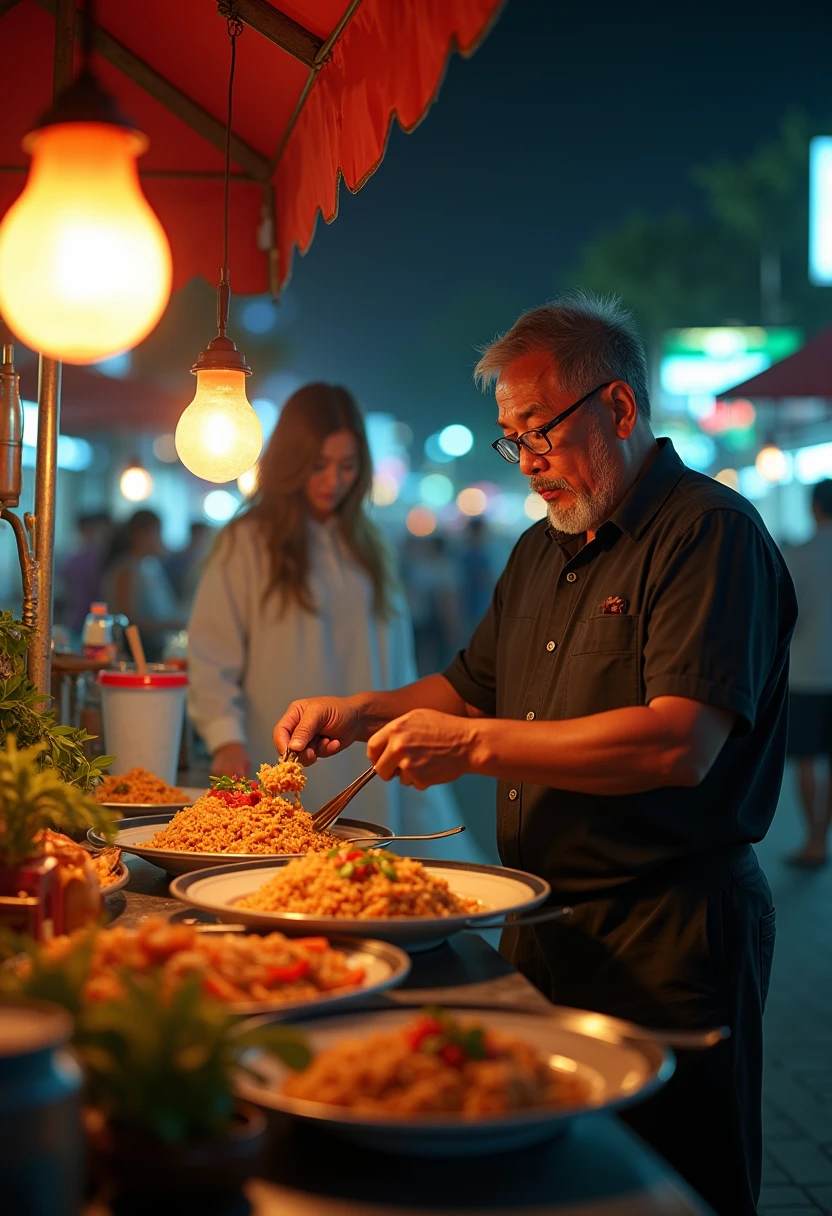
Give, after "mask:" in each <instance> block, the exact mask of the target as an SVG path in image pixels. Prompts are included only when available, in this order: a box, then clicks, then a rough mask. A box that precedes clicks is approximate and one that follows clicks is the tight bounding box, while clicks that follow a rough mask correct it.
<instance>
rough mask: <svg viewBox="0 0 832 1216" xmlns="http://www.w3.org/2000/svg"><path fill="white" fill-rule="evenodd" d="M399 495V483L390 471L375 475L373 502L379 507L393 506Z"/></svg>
mask: <svg viewBox="0 0 832 1216" xmlns="http://www.w3.org/2000/svg"><path fill="white" fill-rule="evenodd" d="M398 497H399V483H398V481H397V480H396V478H395V477H393V476H392V475H391V474H390V473H376V474H375V476H374V477H373V502H374V503H375V505H376V506H377V507H391V506H392V505H393V503H394V502H395V501H396V499H397V498H398Z"/></svg>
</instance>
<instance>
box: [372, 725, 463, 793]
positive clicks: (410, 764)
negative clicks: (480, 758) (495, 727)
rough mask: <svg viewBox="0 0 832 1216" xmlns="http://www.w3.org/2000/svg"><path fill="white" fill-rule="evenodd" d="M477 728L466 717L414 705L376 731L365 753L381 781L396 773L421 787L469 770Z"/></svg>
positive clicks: (438, 782)
mask: <svg viewBox="0 0 832 1216" xmlns="http://www.w3.org/2000/svg"><path fill="white" fill-rule="evenodd" d="M477 730H478V726H477V723H476V722H475V721H472V720H471V719H470V718H459V717H455V716H453V715H451V714H443V713H438V712H437V711H436V710H434V709H414V710H411V711H410V713H406V714H404V715H403V716H402V717H401V718H396V719H395V720H394V721H393V722H388V723H387V725H386V726H383V727H382V728H381V730H379V731H377V732H376V733H375V734H374V735H373V737H372V738H371V739H370V741H369V743H368V744H367V755H368V756H369V758H370V760H371V761H372V762H373V764H374V765H375V767H376V772H377V773H378V775H379V777H381V778H382V779H383V780H384V781H390V780H391V778H393V777H396V776H397V777H398V778H399V780H400V781H401V783H402V785H412V786H415V787H416V789H417V790H424V789H427V787H428V786H429V785H442V784H443V783H444V782H446V781H455V780H456V778H457V777H460V776H462V774H463V773H467V772H471V771H472V769H473V753H474V749H475V747H476V744H477Z"/></svg>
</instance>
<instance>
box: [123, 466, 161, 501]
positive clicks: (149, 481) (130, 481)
mask: <svg viewBox="0 0 832 1216" xmlns="http://www.w3.org/2000/svg"><path fill="white" fill-rule="evenodd" d="M118 488H119V489H120V490H121V495H122V498H126V499H127V501H128V502H144V500H145V499H146V498H149V497H150V495H151V493H152V492H153V478H152V477H151V476H150V474H149V473H148V471H147V469H143V468H142V467H141V465H138V464H134V465H131V466H130V468H129V469H125V470H124V472H123V473H122V475H121V480H120V481H119V483H118Z"/></svg>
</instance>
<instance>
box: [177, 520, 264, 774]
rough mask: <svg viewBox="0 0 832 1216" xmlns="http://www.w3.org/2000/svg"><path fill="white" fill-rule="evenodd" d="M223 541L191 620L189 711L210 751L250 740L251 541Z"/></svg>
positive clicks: (206, 572) (207, 569) (203, 580)
mask: <svg viewBox="0 0 832 1216" xmlns="http://www.w3.org/2000/svg"><path fill="white" fill-rule="evenodd" d="M236 531H237V532H238V535H237V536H235V537H234V539H233V544H232V543H229V542H230V538H223V541H224V543H223V542H220V544H221V549H220V553H219V555H218V554H216V553H215V554H214V555H213V556H212V558H211V559H210V560H209V561H208V563H207V565H206V567H205V570H204V573H203V575H202V578H201V579H200V583H199V587H198V588H197V593H196V596H195V599H194V606H193V609H192V610H191V619H190V621H189V622H188V676H189V684H188V711H189V713H190V716H191V720H192V721H193V724H194V726H195V727H196V729H197V731H198V732H199V734H200V735H201V736H202V738H203V739H204V740H205V745H206V747H207V748H208V750H209V751H210V752H212V753H213V752H215V751H216V750H217V748H218V747H221V746H222V745H223V744H224V743H243V744H245V743H247V740H246V731H245V709H244V695H243V689H242V684H243V679H244V675H245V669H246V664H247V661H248V619H247V618H248V613H247V607H248V605H247V602H246V600H247V594H250V588H251V581H250V578H249V577H247V575H248V574H249V572H248V571H247V570H246V566H247V560H246V553H247V545H246V544H245V543H244V542H243V539H242V537H240V536H239V532H241V531H242V529H237V530H236Z"/></svg>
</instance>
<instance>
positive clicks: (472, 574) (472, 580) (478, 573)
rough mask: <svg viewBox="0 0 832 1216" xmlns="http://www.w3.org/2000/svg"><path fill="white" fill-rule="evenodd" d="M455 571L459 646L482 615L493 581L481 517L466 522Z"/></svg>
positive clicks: (483, 521) (492, 569)
mask: <svg viewBox="0 0 832 1216" xmlns="http://www.w3.org/2000/svg"><path fill="white" fill-rule="evenodd" d="M459 572H460V582H461V585H462V595H461V601H462V614H463V621H464V629H463V639H462V640H461V642H460V645H464V644H465V642H466V641H467V640H468V638H469V637H470V636H471V634H472V633H473V632H474V630H475V629H476V627H477V625H478V624H479V623H480V621H481V620H482V618H483V617H484V616H485V612H486V609H487V608H488V605H489V604H490V602H491V595H492V593H493V591H494V583H495V582H496V575H495V573H494V567H493V565H492V563H491V554H490V552H489V545H488V525H487V524H486V522H485V519H484V518H483V516H482V515H475V516H474V517H473V519H469V520H468V524H467V526H466V528H465V532H464V533H463V537H462V547H461V549H460V554H459Z"/></svg>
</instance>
